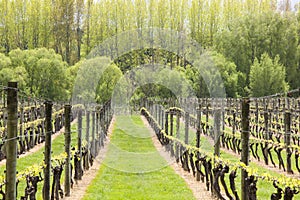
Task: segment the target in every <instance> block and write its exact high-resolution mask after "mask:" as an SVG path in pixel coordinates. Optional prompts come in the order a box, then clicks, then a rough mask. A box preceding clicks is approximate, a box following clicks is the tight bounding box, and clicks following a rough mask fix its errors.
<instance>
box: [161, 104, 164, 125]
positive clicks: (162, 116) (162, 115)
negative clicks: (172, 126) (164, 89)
mask: <svg viewBox="0 0 300 200" xmlns="http://www.w3.org/2000/svg"><path fill="white" fill-rule="evenodd" d="M164 116H165V113H164V108H163V107H162V109H161V129H164V120H165V119H164Z"/></svg>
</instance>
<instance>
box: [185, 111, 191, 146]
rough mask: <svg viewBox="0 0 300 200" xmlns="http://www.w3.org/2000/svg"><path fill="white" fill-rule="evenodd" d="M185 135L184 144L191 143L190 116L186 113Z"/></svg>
mask: <svg viewBox="0 0 300 200" xmlns="http://www.w3.org/2000/svg"><path fill="white" fill-rule="evenodd" d="M184 118H185V134H184V143H185V144H188V143H189V124H190V114H189V113H188V112H185V117H184Z"/></svg>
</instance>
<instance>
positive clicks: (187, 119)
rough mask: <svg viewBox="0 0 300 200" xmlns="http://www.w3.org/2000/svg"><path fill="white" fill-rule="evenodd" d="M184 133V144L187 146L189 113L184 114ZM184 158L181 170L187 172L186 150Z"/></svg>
mask: <svg viewBox="0 0 300 200" xmlns="http://www.w3.org/2000/svg"><path fill="white" fill-rule="evenodd" d="M184 118H185V131H184V132H185V133H184V143H185V144H188V143H189V124H190V114H189V112H185V117H184ZM184 154H185V156H184V158H185V160H184V165H183V169H184V171H188V170H189V167H188V162H189V161H188V155H187V154H188V150H187V149H186V150H185V152H184Z"/></svg>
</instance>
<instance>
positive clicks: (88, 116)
mask: <svg viewBox="0 0 300 200" xmlns="http://www.w3.org/2000/svg"><path fill="white" fill-rule="evenodd" d="M85 140H86V151H87V155H86V158H87V161H86V162H85V165H84V168H85V170H88V169H89V157H90V111H88V110H87V111H86V135H85Z"/></svg>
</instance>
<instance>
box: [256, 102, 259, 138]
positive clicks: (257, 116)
mask: <svg viewBox="0 0 300 200" xmlns="http://www.w3.org/2000/svg"><path fill="white" fill-rule="evenodd" d="M258 111H259V110H258V100H257V99H255V124H256V127H255V132H256V135H257V136H258V137H259V135H260V134H259V133H258V128H259V127H258V120H259V113H258Z"/></svg>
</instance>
